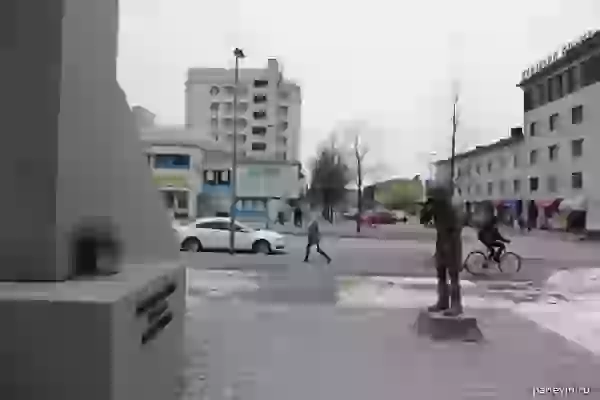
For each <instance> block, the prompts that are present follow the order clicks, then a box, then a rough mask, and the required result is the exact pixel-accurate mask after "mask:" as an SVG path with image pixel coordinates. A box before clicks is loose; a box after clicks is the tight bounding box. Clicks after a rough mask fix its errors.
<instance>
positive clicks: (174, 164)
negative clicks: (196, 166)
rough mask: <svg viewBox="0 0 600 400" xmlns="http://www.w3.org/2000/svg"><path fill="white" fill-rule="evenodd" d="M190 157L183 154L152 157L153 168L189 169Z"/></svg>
mask: <svg viewBox="0 0 600 400" xmlns="http://www.w3.org/2000/svg"><path fill="white" fill-rule="evenodd" d="M190 164H191V160H190V156H188V155H185V154H157V155H156V156H155V157H154V168H164V169H190Z"/></svg>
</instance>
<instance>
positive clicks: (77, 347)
mask: <svg viewBox="0 0 600 400" xmlns="http://www.w3.org/2000/svg"><path fill="white" fill-rule="evenodd" d="M184 303H185V273H184V269H183V268H181V267H178V266H177V265H173V264H164V265H154V266H151V267H148V266H146V265H131V266H126V267H124V268H123V271H122V272H120V273H119V274H116V275H112V276H104V277H97V278H89V279H81V280H80V279H74V280H69V281H66V282H60V283H27V284H23V283H9V282H0V315H2V318H3V322H2V329H0V371H2V374H0V397H1V398H3V399H11V400H30V399H61V400H82V399H86V400H132V399H144V400H146V399H151V400H165V399H167V400H169V399H171V400H174V399H175V395H174V393H175V388H176V384H177V374H178V372H179V371H180V368H181V361H182V356H183V354H182V346H181V344H182V340H183V319H184V306H185V304H184Z"/></svg>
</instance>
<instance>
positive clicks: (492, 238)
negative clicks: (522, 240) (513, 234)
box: [477, 221, 508, 244]
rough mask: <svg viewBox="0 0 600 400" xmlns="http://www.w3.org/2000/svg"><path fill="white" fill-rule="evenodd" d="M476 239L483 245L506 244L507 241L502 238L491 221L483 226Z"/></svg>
mask: <svg viewBox="0 0 600 400" xmlns="http://www.w3.org/2000/svg"><path fill="white" fill-rule="evenodd" d="M477 238H478V239H479V240H480V241H481V242H482V243H485V244H493V243H494V242H505V243H507V242H508V239H506V238H505V237H504V236H502V234H501V233H500V231H499V230H498V227H497V226H496V224H495V223H494V222H493V221H490V222H488V223H486V224H485V225H483V227H482V228H481V230H480V231H479V233H478V234H477Z"/></svg>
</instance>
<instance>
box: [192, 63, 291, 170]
mask: <svg viewBox="0 0 600 400" xmlns="http://www.w3.org/2000/svg"><path fill="white" fill-rule="evenodd" d="M234 79H235V70H234V69H225V68H191V69H189V71H188V80H187V82H186V125H187V126H188V128H191V129H193V130H196V131H201V132H206V133H207V134H208V135H209V136H210V137H212V138H214V139H215V140H216V141H218V142H224V143H226V144H227V145H228V146H231V147H233V125H234V124H233V122H234V121H233V108H234V107H233V97H234V96H233V95H234ZM301 107H302V93H301V90H300V86H298V85H297V84H295V83H293V82H291V81H288V80H286V79H284V77H283V74H282V72H281V69H280V65H279V62H278V61H277V60H276V59H269V60H268V64H267V67H266V68H264V69H251V68H240V70H239V91H238V106H237V111H236V115H237V118H236V120H237V134H238V151H239V153H240V155H241V156H242V157H246V158H250V159H262V160H280V161H299V160H300V129H301ZM231 147H229V148H231Z"/></svg>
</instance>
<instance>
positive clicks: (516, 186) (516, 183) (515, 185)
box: [513, 179, 521, 194]
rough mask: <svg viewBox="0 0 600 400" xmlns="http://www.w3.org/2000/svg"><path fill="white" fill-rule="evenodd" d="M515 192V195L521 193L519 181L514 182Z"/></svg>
mask: <svg viewBox="0 0 600 400" xmlns="http://www.w3.org/2000/svg"><path fill="white" fill-rule="evenodd" d="M513 192H515V194H518V193H521V181H520V180H518V179H515V180H514V181H513Z"/></svg>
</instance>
